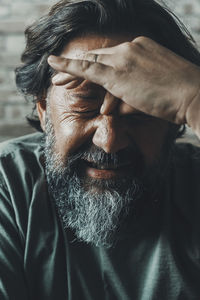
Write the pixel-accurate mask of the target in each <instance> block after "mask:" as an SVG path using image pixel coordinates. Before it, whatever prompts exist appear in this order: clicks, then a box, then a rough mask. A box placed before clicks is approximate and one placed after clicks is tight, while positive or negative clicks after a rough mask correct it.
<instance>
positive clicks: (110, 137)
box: [92, 115, 130, 153]
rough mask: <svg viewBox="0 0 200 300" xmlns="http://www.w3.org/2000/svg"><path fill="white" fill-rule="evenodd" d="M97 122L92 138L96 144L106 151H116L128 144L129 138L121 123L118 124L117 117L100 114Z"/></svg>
mask: <svg viewBox="0 0 200 300" xmlns="http://www.w3.org/2000/svg"><path fill="white" fill-rule="evenodd" d="M97 122H98V123H97V125H96V131H95V133H94V135H93V140H92V141H93V143H94V144H95V145H96V146H98V147H100V148H102V149H103V150H104V151H105V152H106V153H116V152H117V151H119V150H121V149H124V148H127V146H129V144H130V139H129V137H128V135H127V133H126V130H125V128H124V126H123V124H120V123H121V122H120V121H119V117H117V116H113V115H102V116H101V117H100V120H98V121H97Z"/></svg>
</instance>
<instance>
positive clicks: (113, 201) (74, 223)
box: [44, 113, 161, 248]
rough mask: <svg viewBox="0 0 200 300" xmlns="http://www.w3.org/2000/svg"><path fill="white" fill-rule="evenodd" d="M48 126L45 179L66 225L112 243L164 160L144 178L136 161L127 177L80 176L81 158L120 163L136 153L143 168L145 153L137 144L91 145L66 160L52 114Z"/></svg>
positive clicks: (88, 239)
mask: <svg viewBox="0 0 200 300" xmlns="http://www.w3.org/2000/svg"><path fill="white" fill-rule="evenodd" d="M45 128H46V141H45V149H44V155H45V172H46V179H47V183H48V189H49V194H50V196H51V198H52V199H53V201H54V203H55V205H56V208H57V211H58V214H59V217H60V219H61V222H62V224H63V227H64V229H65V230H67V229H68V228H69V229H71V230H72V231H73V232H74V234H75V236H76V239H77V240H78V241H82V242H85V243H90V244H93V245H95V246H97V247H99V246H101V247H106V248H110V247H112V246H113V245H114V244H115V243H116V241H117V239H118V234H119V231H120V228H121V227H122V226H121V225H122V224H124V221H125V220H126V217H127V216H130V214H133V213H134V207H135V205H136V203H137V202H138V201H139V200H140V199H141V198H142V196H143V195H144V193H145V191H146V190H147V189H148V188H147V186H148V185H149V186H151V187H152V185H155V182H156V178H159V176H157V175H158V173H159V171H158V170H159V168H160V167H161V164H160V163H158V162H157V163H156V164H154V166H153V168H152V167H151V168H150V169H149V170H148V171H147V172H146V175H145V176H143V179H144V180H143V181H141V180H140V179H139V178H138V177H136V173H138V171H139V170H138V166H137V165H136V164H135V169H137V170H136V171H135V172H133V173H132V174H131V175H130V174H129V175H128V176H127V177H125V178H118V179H117V178H116V179H112V180H111V179H109V180H102V179H101V180H99V179H98V180H95V179H92V178H88V177H85V176H82V174H81V164H82V161H83V160H89V161H91V160H92V161H95V162H98V163H99V162H100V163H104V164H105V163H108V164H112V165H116V166H117V165H118V164H120V163H121V162H124V161H125V160H126V159H127V157H134V161H135V162H140V166H141V164H142V162H143V157H142V154H141V152H140V150H139V149H138V148H137V146H136V145H135V144H134V145H133V146H132V147H130V149H129V150H128V153H127V149H126V150H123V151H121V152H119V153H114V154H107V153H105V152H104V151H103V150H102V149H100V148H98V147H96V146H94V145H91V144H87V145H84V146H83V147H82V148H80V149H78V151H76V152H75V153H74V154H73V155H71V156H69V157H68V158H67V161H66V162H63V160H62V159H61V157H60V155H59V154H56V152H55V135H54V130H53V126H52V123H51V120H50V117H49V115H48V113H47V119H46V127H45ZM158 166H159V167H158ZM152 174H154V176H152ZM145 178H148V180H146V179H145ZM149 179H150V180H149ZM144 182H146V183H147V182H148V184H144ZM157 185H158V181H157Z"/></svg>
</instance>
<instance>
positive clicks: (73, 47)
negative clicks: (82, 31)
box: [61, 34, 133, 58]
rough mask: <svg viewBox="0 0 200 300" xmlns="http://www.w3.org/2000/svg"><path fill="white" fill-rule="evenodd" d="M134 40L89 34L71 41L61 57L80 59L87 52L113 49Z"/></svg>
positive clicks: (123, 36) (122, 36)
mask: <svg viewBox="0 0 200 300" xmlns="http://www.w3.org/2000/svg"><path fill="white" fill-rule="evenodd" d="M132 39H133V38H132V37H130V36H128V35H112V36H102V35H96V34H88V35H84V36H81V37H76V38H73V39H72V40H70V41H69V42H68V43H67V45H66V46H65V47H64V49H63V51H62V53H61V56H63V57H68V58H78V57H79V56H80V55H83V54H84V53H86V52H87V51H90V50H93V49H99V48H107V47H113V46H116V45H118V44H121V43H124V42H127V41H131V40H132Z"/></svg>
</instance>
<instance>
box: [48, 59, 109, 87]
mask: <svg viewBox="0 0 200 300" xmlns="http://www.w3.org/2000/svg"><path fill="white" fill-rule="evenodd" d="M48 63H49V65H50V66H51V67H52V68H53V69H55V70H57V71H59V72H63V73H69V74H71V75H73V76H76V77H78V78H85V79H87V80H89V81H92V82H94V83H96V84H99V85H101V86H103V87H105V86H106V83H107V81H108V78H109V80H111V81H112V79H113V80H114V77H115V76H114V70H113V68H112V67H110V66H106V65H104V64H101V63H95V62H90V61H87V60H78V59H68V58H63V57H57V56H53V55H51V56H50V57H49V58H48ZM59 82H60V79H59V80H58V79H57V77H56V76H55V77H54V84H56V85H57V84H59Z"/></svg>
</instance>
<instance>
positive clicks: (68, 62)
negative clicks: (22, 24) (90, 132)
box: [49, 36, 200, 137]
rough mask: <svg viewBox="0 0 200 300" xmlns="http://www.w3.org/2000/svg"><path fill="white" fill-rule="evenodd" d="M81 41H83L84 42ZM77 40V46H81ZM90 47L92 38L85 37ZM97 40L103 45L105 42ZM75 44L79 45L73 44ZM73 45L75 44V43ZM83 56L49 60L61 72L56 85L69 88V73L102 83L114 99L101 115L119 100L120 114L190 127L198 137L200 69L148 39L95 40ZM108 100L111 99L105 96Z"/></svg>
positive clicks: (199, 134)
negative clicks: (150, 116) (139, 112)
mask: <svg viewBox="0 0 200 300" xmlns="http://www.w3.org/2000/svg"><path fill="white" fill-rule="evenodd" d="M77 40H79V42H78V43H80V41H81V39H77ZM77 40H76V42H77ZM83 40H85V42H86V43H89V44H90V43H91V41H92V40H93V37H92V36H88V37H85V38H84V39H83ZM98 40H99V41H100V40H101V38H100V39H99V38H98ZM74 42H75V41H74ZM72 43H73V42H72ZM95 47H96V48H99V49H96V50H92V48H90V47H88V50H89V51H87V49H86V48H85V49H84V50H85V51H87V52H85V51H83V53H82V55H81V53H79V54H80V55H79V56H76V57H75V56H74V58H76V59H69V58H72V57H71V56H69V55H68V54H70V55H71V53H67V52H65V57H66V58H68V59H66V58H61V57H55V56H50V57H49V64H50V65H51V66H52V67H53V68H54V69H55V70H57V71H58V72H62V73H59V74H57V75H56V76H55V77H54V79H53V83H54V84H55V85H63V84H66V83H67V82H68V81H69V80H70V78H73V77H70V76H69V74H70V75H72V76H75V77H81V78H84V79H87V80H89V81H92V82H94V83H96V84H99V85H101V86H102V87H104V88H105V90H106V91H108V92H109V93H110V94H111V95H113V96H108V98H109V100H107V101H105V102H104V105H103V107H101V113H104V114H108V113H111V112H112V109H113V106H114V107H115V104H116V103H117V101H116V99H121V100H120V105H119V106H118V109H119V112H120V113H132V112H133V113H134V112H135V111H136V109H137V110H139V111H142V112H144V113H146V114H149V115H152V116H155V117H158V118H161V119H164V120H168V121H170V122H174V123H176V124H184V123H187V124H188V125H189V126H190V127H192V129H193V130H194V131H195V132H196V134H197V135H198V136H199V137H200V122H199V117H200V116H199V115H200V95H199V87H200V68H199V67H198V66H196V65H194V64H192V63H190V62H188V61H186V60H185V59H183V58H182V57H180V56H178V55H176V54H174V53H173V52H171V51H170V50H168V49H166V48H164V47H162V46H160V45H159V44H157V43H156V42H154V41H153V40H151V39H149V38H146V37H137V38H135V39H134V40H132V41H131V40H130V39H125V40H123V39H122V40H121V43H120V44H119V43H116V46H115V45H113V44H112V43H106V42H105V41H104V42H103V41H102V42H101V43H100V42H99V43H98V42H97V43H96V45H95V42H94V44H93V49H95ZM106 98H107V97H106Z"/></svg>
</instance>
